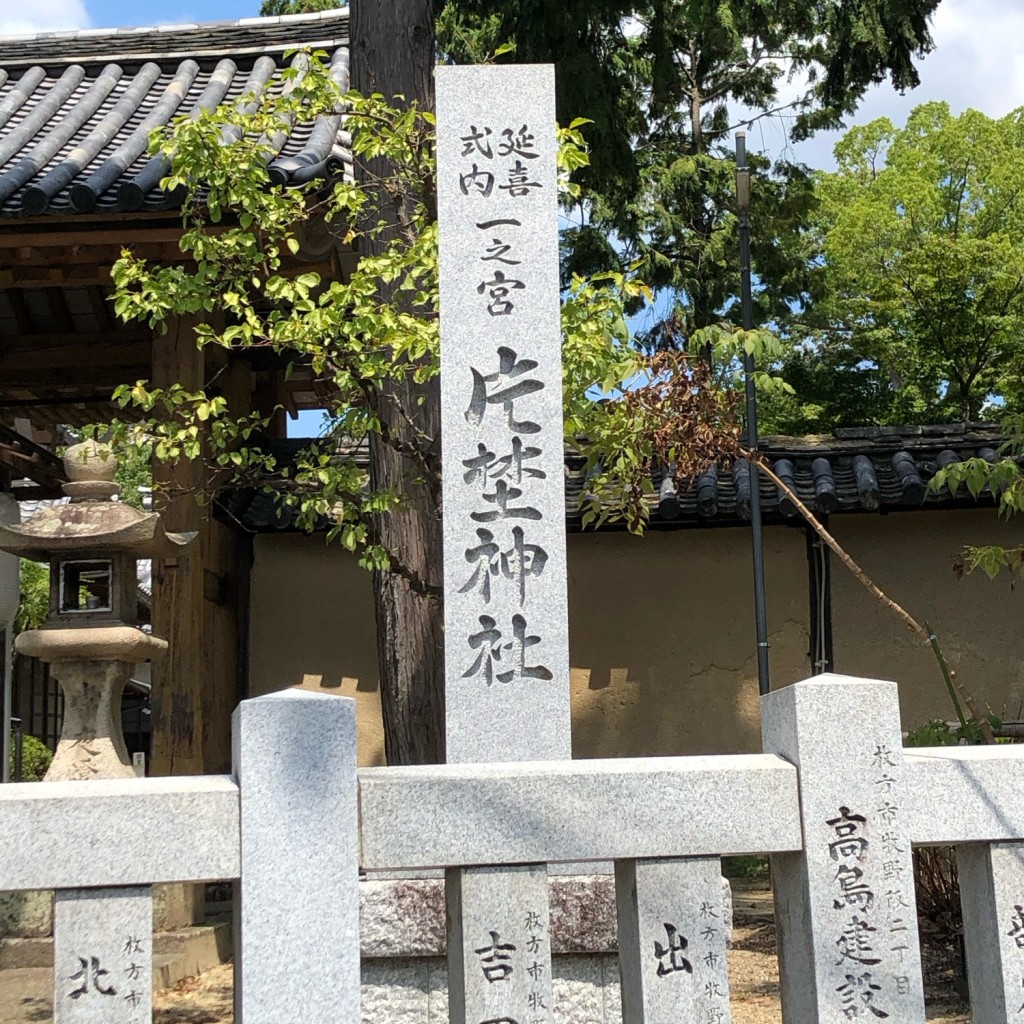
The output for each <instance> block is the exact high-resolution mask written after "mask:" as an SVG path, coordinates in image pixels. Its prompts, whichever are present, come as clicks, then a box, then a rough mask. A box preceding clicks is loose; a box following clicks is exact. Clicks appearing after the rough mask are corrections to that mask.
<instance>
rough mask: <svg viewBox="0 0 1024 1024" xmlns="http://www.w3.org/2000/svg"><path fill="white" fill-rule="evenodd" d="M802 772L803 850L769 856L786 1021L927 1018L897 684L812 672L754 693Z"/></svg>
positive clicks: (774, 737)
mask: <svg viewBox="0 0 1024 1024" xmlns="http://www.w3.org/2000/svg"><path fill="white" fill-rule="evenodd" d="M761 722H762V735H763V741H764V748H765V750H766V751H770V752H772V753H775V754H778V755H780V756H782V757H785V758H787V759H788V760H790V761H791V762H793V764H795V765H796V766H797V768H798V769H799V772H800V813H801V818H802V824H803V831H804V840H805V845H806V849H805V850H804V852H803V853H786V854H782V855H779V856H776V857H773V858H772V885H773V889H774V893H775V911H776V922H777V927H778V941H779V962H780V963H784V964H785V966H786V969H785V970H784V971H782V972H781V978H780V981H781V989H782V1010H783V1017H784V1019H786V1020H793V1021H812V1020H813V1021H817V1022H819V1024H844V1022H846V1021H848V1020H850V1019H852V1018H854V1017H856V1018H858V1019H859V1018H860V1017H864V1018H865V1019H872V1018H878V1019H886V1020H888V1021H889V1024H920V1022H922V1021H923V1020H924V1019H925V1014H924V996H923V989H922V976H921V954H920V946H919V941H918V933H917V907H916V901H915V896H914V878H913V869H912V866H911V853H910V840H909V837H908V835H907V829H906V806H907V802H908V801H909V800H911V799H913V797H914V794H912V793H910V792H909V791H908V788H907V784H906V779H905V772H904V766H903V749H902V736H901V734H900V714H899V692H898V689H897V686H896V684H895V683H890V682H882V681H877V680H870V679H856V678H853V677H850V676H839V675H832V674H826V675H820V676H815V677H814V678H813V679H810V680H807V681H806V682H801V683H796V684H794V685H792V686H788V687H786V688H785V689H782V690H777V691H775V692H774V693H770V694H768V695H767V696H765V697H763V698H762V700H761Z"/></svg>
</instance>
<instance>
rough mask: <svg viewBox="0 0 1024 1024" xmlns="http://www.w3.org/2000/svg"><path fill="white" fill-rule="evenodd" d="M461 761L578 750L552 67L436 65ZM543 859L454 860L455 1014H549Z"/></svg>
mask: <svg viewBox="0 0 1024 1024" xmlns="http://www.w3.org/2000/svg"><path fill="white" fill-rule="evenodd" d="M437 111H438V147H437V148H438V230H439V240H440V272H441V298H440V302H441V423H442V431H441V439H442V462H443V466H444V472H443V474H442V476H443V479H442V484H443V491H444V561H445V566H444V581H445V602H444V608H445V718H446V751H447V759H448V761H449V763H456V762H457V763H467V762H481V761H519V760H523V761H525V760H551V759H564V758H568V757H570V756H571V748H572V743H571V734H570V725H571V723H570V713H569V642H568V631H569V630H568V614H567V599H566V553H565V494H564V481H563V477H564V465H563V461H564V460H563V437H562V434H563V431H562V369H561V328H560V297H559V287H558V200H557V180H556V179H557V175H556V148H557V147H556V140H555V102H554V69H553V68H552V67H549V66H531V67H512V66H508V67H450V68H438V69H437ZM546 875H547V869H546V867H545V866H544V865H529V866H525V867H518V868H514V869H513V868H509V869H491V868H486V869H484V868H468V869H454V870H452V871H450V872H448V875H447V890H448V899H449V922H450V925H449V936H448V938H449V943H448V955H449V964H450V970H451V972H452V976H453V983H452V985H451V986H450V988H449V1001H450V1014H451V1020H452V1021H453V1024H479V1022H480V1021H481V1020H488V1019H491V1020H495V1021H498V1020H501V1021H511V1020H515V1021H520V1022H523V1021H529V1022H530V1024H548V1022H550V1021H551V1020H552V1016H553V1013H554V1008H553V1004H552V995H551V991H552V990H551V948H550V941H549V939H548V929H549V912H548V887H547V877H546Z"/></svg>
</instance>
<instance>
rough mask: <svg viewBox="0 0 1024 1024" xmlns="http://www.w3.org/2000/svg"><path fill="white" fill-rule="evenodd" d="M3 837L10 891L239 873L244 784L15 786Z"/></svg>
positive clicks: (175, 781) (1, 878)
mask: <svg viewBox="0 0 1024 1024" xmlns="http://www.w3.org/2000/svg"><path fill="white" fill-rule="evenodd" d="M125 822H132V823H133V825H134V827H132V828H126V827H125ZM183 822H187V827H183V824H182V823H183ZM0 836H3V837H4V838H5V841H4V842H0V886H2V887H3V888H4V889H69V888H74V887H78V886H90V887H91V886H111V885H133V884H148V883H150V882H187V881H206V880H210V881H215V880H217V879H221V878H236V877H237V876H238V867H239V864H238V787H237V786H236V785H235V783H234V782H232V780H231V779H230V778H227V777H220V776H213V775H211V776H202V777H196V778H160V779H136V778H131V779H96V780H95V781H92V782H47V783H45V784H42V783H37V782H12V783H8V784H7V785H5V786H0Z"/></svg>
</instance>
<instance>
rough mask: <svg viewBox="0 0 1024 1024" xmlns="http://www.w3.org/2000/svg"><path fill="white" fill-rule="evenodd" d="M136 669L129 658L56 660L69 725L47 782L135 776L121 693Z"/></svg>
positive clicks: (66, 726) (65, 727)
mask: <svg viewBox="0 0 1024 1024" xmlns="http://www.w3.org/2000/svg"><path fill="white" fill-rule="evenodd" d="M133 668H134V664H133V663H131V662H125V661H56V662H54V664H53V668H52V670H51V671H52V672H53V674H54V675H55V676H56V677H57V680H58V681H59V682H60V685H61V689H62V690H63V691H64V726H63V728H62V729H61V734H60V741H59V742H58V744H57V752H56V753H55V754H54V755H53V761H52V762H51V764H50V769H49V771H47V773H46V779H45V781H47V782H54V781H57V780H61V781H68V780H81V779H119V778H132V777H134V775H135V771H134V769H133V768H132V764H131V760H130V758H129V757H128V750H127V748H126V747H125V743H124V733H123V732H122V730H121V694H122V693H123V692H124V688H125V684H126V683H127V682H128V680H129V679H130V678H131V674H132V669H133Z"/></svg>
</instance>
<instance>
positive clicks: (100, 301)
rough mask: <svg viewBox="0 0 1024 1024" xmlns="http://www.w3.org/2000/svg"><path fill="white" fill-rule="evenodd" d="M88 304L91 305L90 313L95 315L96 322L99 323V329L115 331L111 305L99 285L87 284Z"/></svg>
mask: <svg viewBox="0 0 1024 1024" xmlns="http://www.w3.org/2000/svg"><path fill="white" fill-rule="evenodd" d="M89 305H91V306H92V315H93V316H94V317H96V323H98V324H99V325H100V330H101V331H116V330H117V329H118V328H117V324H116V323H115V322H114V311H113V307H112V306H111V304H110V302H109V300H108V299H107V296H106V295H104V294H103V289H102V288H100V286H99V285H90V286H89Z"/></svg>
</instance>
